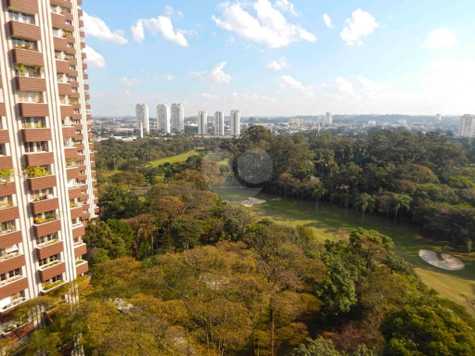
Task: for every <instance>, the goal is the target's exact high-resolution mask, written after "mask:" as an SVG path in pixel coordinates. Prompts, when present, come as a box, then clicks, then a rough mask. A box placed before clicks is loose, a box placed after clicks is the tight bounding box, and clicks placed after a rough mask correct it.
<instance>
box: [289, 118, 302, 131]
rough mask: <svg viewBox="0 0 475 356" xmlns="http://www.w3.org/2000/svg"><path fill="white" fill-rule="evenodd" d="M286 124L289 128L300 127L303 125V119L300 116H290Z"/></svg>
mask: <svg viewBox="0 0 475 356" xmlns="http://www.w3.org/2000/svg"><path fill="white" fill-rule="evenodd" d="M288 124H289V128H291V129H301V128H302V127H303V125H304V120H303V119H302V118H291V119H289V120H288Z"/></svg>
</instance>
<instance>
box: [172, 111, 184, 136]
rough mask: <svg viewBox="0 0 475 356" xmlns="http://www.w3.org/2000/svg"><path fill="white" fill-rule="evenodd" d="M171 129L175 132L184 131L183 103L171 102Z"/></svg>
mask: <svg viewBox="0 0 475 356" xmlns="http://www.w3.org/2000/svg"><path fill="white" fill-rule="evenodd" d="M171 130H172V131H173V132H175V133H182V132H184V131H185V107H184V106H183V104H172V108H171Z"/></svg>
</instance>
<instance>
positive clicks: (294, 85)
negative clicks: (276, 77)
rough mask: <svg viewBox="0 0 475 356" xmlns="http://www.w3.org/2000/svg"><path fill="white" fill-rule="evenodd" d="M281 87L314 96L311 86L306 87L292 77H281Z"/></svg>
mask: <svg viewBox="0 0 475 356" xmlns="http://www.w3.org/2000/svg"><path fill="white" fill-rule="evenodd" d="M280 86H281V88H284V89H293V90H297V91H299V92H301V93H302V94H304V95H307V96H312V95H313V88H312V87H311V86H306V85H305V84H303V83H302V82H301V81H299V80H297V79H295V78H294V77H292V76H290V75H283V76H281V77H280Z"/></svg>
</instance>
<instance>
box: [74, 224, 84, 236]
mask: <svg viewBox="0 0 475 356" xmlns="http://www.w3.org/2000/svg"><path fill="white" fill-rule="evenodd" d="M84 235H86V228H85V227H84V226H79V227H76V228H74V229H73V237H74V238H79V237H83V236H84Z"/></svg>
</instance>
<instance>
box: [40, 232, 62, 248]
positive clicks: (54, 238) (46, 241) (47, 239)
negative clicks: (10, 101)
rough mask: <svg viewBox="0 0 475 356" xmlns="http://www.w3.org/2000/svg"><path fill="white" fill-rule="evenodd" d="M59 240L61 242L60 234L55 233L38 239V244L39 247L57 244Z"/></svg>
mask: <svg viewBox="0 0 475 356" xmlns="http://www.w3.org/2000/svg"><path fill="white" fill-rule="evenodd" d="M58 240H59V238H58V234H57V233H54V234H50V235H47V236H42V237H40V238H38V240H37V243H38V245H39V246H41V245H47V244H50V243H52V242H56V241H58Z"/></svg>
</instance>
